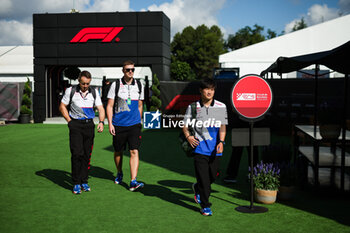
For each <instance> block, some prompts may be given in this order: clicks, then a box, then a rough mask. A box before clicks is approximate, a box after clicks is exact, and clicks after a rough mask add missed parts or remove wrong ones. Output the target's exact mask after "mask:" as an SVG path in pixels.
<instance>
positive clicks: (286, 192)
mask: <svg viewBox="0 0 350 233" xmlns="http://www.w3.org/2000/svg"><path fill="white" fill-rule="evenodd" d="M278 167H279V168H280V184H281V185H280V187H279V189H278V199H280V200H290V199H292V198H293V197H294V193H295V184H296V179H297V172H296V167H295V165H294V164H292V163H290V162H282V163H280V164H279V165H278Z"/></svg>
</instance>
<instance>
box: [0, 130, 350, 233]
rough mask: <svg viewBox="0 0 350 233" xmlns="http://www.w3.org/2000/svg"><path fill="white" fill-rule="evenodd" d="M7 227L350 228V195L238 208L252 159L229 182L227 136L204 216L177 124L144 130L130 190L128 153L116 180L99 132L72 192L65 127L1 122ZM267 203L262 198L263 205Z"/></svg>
mask: <svg viewBox="0 0 350 233" xmlns="http://www.w3.org/2000/svg"><path fill="white" fill-rule="evenodd" d="M0 135H1V136H0V211H1V212H0V232H1V233H10V232H35V233H38V232H50V233H51V232H52V233H53V232H94V233H95V232H350V227H349V225H350V217H349V216H350V213H349V210H350V200H349V198H345V197H343V196H340V197H338V196H331V197H329V196H326V195H320V194H319V193H317V192H311V191H298V192H297V196H296V197H295V199H294V200H292V201H288V202H277V203H275V204H273V205H262V206H265V207H268V209H269V211H268V212H267V213H263V214H244V213H240V212H237V211H235V208H236V207H237V206H240V205H249V184H248V183H247V182H246V171H247V168H246V163H247V162H246V157H243V161H242V164H241V170H240V176H239V182H238V183H237V184H235V185H225V184H224V183H223V182H222V178H223V176H224V173H225V170H226V164H227V161H228V159H229V157H230V154H231V149H230V146H229V144H230V143H229V142H230V137H229V136H228V137H227V140H226V141H227V143H226V147H225V152H224V157H223V159H222V161H221V162H222V163H221V169H220V170H221V175H220V177H219V179H218V180H217V182H216V183H215V184H213V185H212V189H213V192H212V196H211V198H210V200H211V202H212V203H213V206H212V210H213V216H211V217H205V216H202V215H200V213H199V206H198V205H197V204H196V203H195V202H194V200H193V193H192V190H191V184H192V183H193V182H194V181H195V178H194V171H193V161H192V159H190V158H187V157H185V156H184V155H183V154H182V152H181V150H180V146H179V144H178V139H177V136H178V131H176V130H147V131H144V132H143V136H142V147H141V149H140V169H139V174H138V180H140V181H142V182H144V183H145V187H144V189H143V190H142V191H140V192H130V191H129V190H128V185H129V179H130V175H129V157H128V155H127V156H125V157H124V166H123V170H124V181H125V183H124V184H122V185H115V184H114V182H113V180H114V176H115V165H114V162H113V155H112V153H113V149H112V146H111V143H112V138H111V136H110V135H109V133H108V130H106V131H105V132H103V133H101V134H97V133H96V137H95V145H94V150H93V154H92V162H91V163H92V168H91V171H90V179H89V184H90V185H91V188H92V191H91V192H89V193H82V194H81V195H73V194H72V192H71V189H72V183H71V178H70V151H69V145H68V128H67V126H66V125H42V124H27V125H17V124H13V125H7V126H1V127H0ZM259 205H260V204H259Z"/></svg>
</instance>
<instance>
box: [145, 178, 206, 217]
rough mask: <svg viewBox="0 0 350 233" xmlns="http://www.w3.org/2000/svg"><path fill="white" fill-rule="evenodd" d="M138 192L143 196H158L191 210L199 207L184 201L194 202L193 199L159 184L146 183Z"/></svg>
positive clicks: (196, 209)
mask: <svg viewBox="0 0 350 233" xmlns="http://www.w3.org/2000/svg"><path fill="white" fill-rule="evenodd" d="M140 193H142V194H143V195H145V196H150V197H158V198H159V199H162V200H164V201H167V202H170V203H173V204H175V205H179V206H182V207H184V208H187V209H190V210H193V211H198V209H199V207H195V206H193V205H189V204H187V203H186V202H194V201H193V199H191V198H189V197H186V196H184V195H181V194H179V193H176V192H173V191H172V190H171V189H169V188H167V187H164V186H161V185H153V184H147V185H145V187H144V188H143V189H141V190H140ZM185 201H186V202H185Z"/></svg>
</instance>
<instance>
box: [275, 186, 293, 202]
mask: <svg viewBox="0 0 350 233" xmlns="http://www.w3.org/2000/svg"><path fill="white" fill-rule="evenodd" d="M294 195H295V186H280V187H279V189H278V200H283V201H288V200H291V199H293V197H294Z"/></svg>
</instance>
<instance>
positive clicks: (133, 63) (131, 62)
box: [123, 60, 135, 69]
mask: <svg viewBox="0 0 350 233" xmlns="http://www.w3.org/2000/svg"><path fill="white" fill-rule="evenodd" d="M127 65H135V62H133V61H131V60H127V61H125V62H124V63H123V69H124V67H125V66H127Z"/></svg>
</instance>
